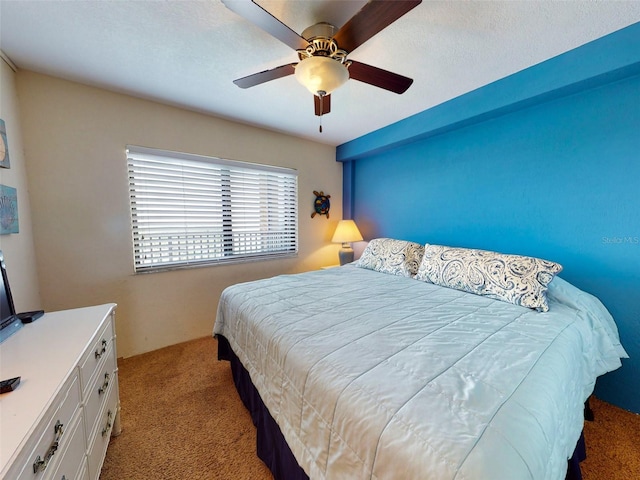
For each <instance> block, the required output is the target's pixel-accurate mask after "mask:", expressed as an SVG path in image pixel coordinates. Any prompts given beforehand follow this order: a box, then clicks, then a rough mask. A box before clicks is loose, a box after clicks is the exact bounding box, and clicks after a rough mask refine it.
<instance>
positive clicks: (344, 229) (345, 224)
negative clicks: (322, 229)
mask: <svg viewBox="0 0 640 480" xmlns="http://www.w3.org/2000/svg"><path fill="white" fill-rule="evenodd" d="M361 240H362V235H361V234H360V230H358V227H357V226H356V222H354V221H353V220H340V221H339V222H338V226H337V227H336V231H335V233H334V234H333V238H332V239H331V241H332V242H333V243H341V244H342V248H341V249H340V251H339V252H338V257H339V258H340V265H344V264H346V263H349V262H353V248H351V242H359V241H361Z"/></svg>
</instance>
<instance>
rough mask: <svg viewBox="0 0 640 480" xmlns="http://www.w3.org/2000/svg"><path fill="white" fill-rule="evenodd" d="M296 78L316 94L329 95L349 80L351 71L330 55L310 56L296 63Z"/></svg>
mask: <svg viewBox="0 0 640 480" xmlns="http://www.w3.org/2000/svg"><path fill="white" fill-rule="evenodd" d="M296 79H297V80H298V81H299V82H300V83H301V84H302V85H304V86H305V87H307V90H309V91H310V92H311V93H313V94H314V95H319V92H322V95H328V94H330V93H331V92H333V91H334V90H335V89H336V88H338V87H340V86H341V85H342V84H343V83H344V82H346V81H347V80H349V71H348V70H347V67H345V66H344V65H343V64H342V63H340V62H339V61H337V60H333V59H331V58H329V57H308V58H305V59H303V60H301V61H300V62H299V63H298V64H297V65H296Z"/></svg>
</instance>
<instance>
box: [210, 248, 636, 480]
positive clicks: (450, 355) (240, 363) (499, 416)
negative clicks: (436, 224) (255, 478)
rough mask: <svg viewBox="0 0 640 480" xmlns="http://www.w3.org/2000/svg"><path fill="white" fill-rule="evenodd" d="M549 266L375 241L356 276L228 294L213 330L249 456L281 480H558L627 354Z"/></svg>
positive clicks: (257, 284) (309, 278) (294, 280)
mask: <svg viewBox="0 0 640 480" xmlns="http://www.w3.org/2000/svg"><path fill="white" fill-rule="evenodd" d="M561 268H562V267H560V266H559V265H558V264H555V263H553V262H547V261H544V260H540V259H531V258H529V257H520V256H513V255H504V254H498V253H495V252H484V251H482V250H471V249H455V248H451V247H442V246H430V245H427V246H426V247H425V246H422V245H418V244H413V243H412V242H404V241H401V240H393V239H376V240H374V241H372V242H370V243H369V245H368V246H367V249H366V250H365V252H364V253H363V255H362V258H361V259H360V260H358V261H357V262H355V263H354V264H349V265H345V266H343V267H338V268H332V269H326V270H320V271H314V272H308V273H302V274H293V275H282V276H278V277H274V278H270V279H265V280H258V281H254V282H248V283H243V284H238V285H234V286H231V287H229V288H227V289H226V290H225V291H224V292H223V294H222V295H221V298H220V301H219V305H218V312H217V318H216V322H215V325H214V329H213V333H214V335H215V336H217V338H218V339H219V341H220V343H219V345H220V349H221V350H220V352H219V356H220V358H227V359H229V358H233V359H234V360H235V361H236V364H235V366H233V370H234V379H235V380H236V385H237V386H238V389H239V391H240V393H241V396H242V397H243V400H244V401H245V405H247V407H248V408H250V410H252V411H257V410H259V408H258V407H261V406H263V407H264V408H266V411H265V412H263V413H255V415H254V422H256V423H257V424H258V428H259V432H258V435H259V443H260V442H261V441H260V438H261V436H262V438H263V440H262V444H263V445H262V447H261V446H260V445H259V446H258V447H259V450H264V448H265V447H266V449H267V450H268V453H267V454H264V455H261V458H263V460H265V462H266V463H267V465H268V466H269V467H270V468H271V469H272V471H273V472H274V476H275V477H276V478H278V479H280V478H281V479H285V478H286V479H287V480H289V479H291V478H294V477H293V475H295V478H304V477H305V476H308V477H309V478H311V479H343V478H349V479H400V478H402V479H418V478H429V479H438V480H441V479H442V480H443V479H458V480H465V479H468V480H472V479H473V480H481V479H492V480H496V479H534V480H542V479H554V480H558V479H563V478H565V475H566V473H567V468H568V467H567V466H568V463H567V461H568V459H570V458H571V457H572V456H573V454H574V450H575V449H576V445H578V444H579V440H580V438H581V432H582V425H583V405H584V403H585V401H586V400H587V399H588V397H589V395H590V394H591V393H592V391H593V388H594V385H595V380H596V378H597V377H598V376H599V375H602V374H604V373H606V372H608V371H611V370H614V369H616V368H618V367H619V366H620V365H621V362H620V359H621V358H625V357H626V352H625V351H624V349H623V348H622V346H621V345H620V341H619V337H618V332H617V328H616V325H615V323H614V321H613V319H612V318H611V316H610V315H609V313H608V312H607V310H606V309H605V308H604V306H603V305H602V304H601V303H600V302H599V301H598V300H597V299H596V298H595V297H593V296H591V295H589V294H587V293H585V292H583V291H581V290H579V289H577V288H576V287H574V286H573V285H571V284H569V283H568V282H566V281H564V280H562V279H561V278H560V277H558V276H557V273H558V272H559V271H560V270H561ZM527 282H528V283H527ZM496 285H497V287H496ZM532 285H533V286H532ZM242 375H245V377H247V378H249V379H250V381H251V384H252V385H250V386H249V388H253V389H254V390H253V397H251V395H250V394H247V393H246V392H245V393H244V394H243V392H242V391H241V390H243V389H245V390H246V388H247V387H246V386H241V385H240V380H239V379H240V377H241V376H242ZM257 404H260V405H257ZM261 416H262V417H264V416H266V417H267V418H266V419H265V418H261V419H258V418H257V417H261ZM265 425H266V426H265ZM272 427H273V429H275V430H276V435H275V436H272V435H271V433H264V432H261V431H260V429H261V428H266V429H267V430H269V429H272ZM266 435H268V436H266ZM278 442H279V443H278ZM265 444H266V445H265ZM271 444H273V445H271ZM265 456H266V457H269V458H265ZM275 457H277V458H275ZM287 457H290V458H289V459H288V460H287ZM282 458H285V460H284V463H283V461H282ZM287 462H290V463H293V465H289V464H287ZM296 468H297V469H298V471H297V472H296V473H295V474H294V473H291V472H293V471H294V470H295V469H296ZM298 475H299V477H298Z"/></svg>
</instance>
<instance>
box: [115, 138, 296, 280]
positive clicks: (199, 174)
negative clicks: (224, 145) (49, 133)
mask: <svg viewBox="0 0 640 480" xmlns="http://www.w3.org/2000/svg"><path fill="white" fill-rule="evenodd" d="M127 163H128V169H129V197H130V204H131V224H132V231H133V253H134V265H135V271H136V272H144V271H151V270H165V269H168V268H176V267H185V266H193V265H202V264H211V263H222V262H225V263H226V262H237V261H244V260H255V259H260V258H267V257H268V258H271V257H273V256H290V255H295V254H296V253H297V251H298V227H297V223H298V174H297V171H295V170H292V169H287V168H280V167H271V166H265V165H256V164H251V163H243V162H235V161H231V160H223V159H219V158H214V157H203V156H198V155H190V154H184V153H177V152H166V151H162V150H154V149H149V148H144V147H133V146H129V147H127Z"/></svg>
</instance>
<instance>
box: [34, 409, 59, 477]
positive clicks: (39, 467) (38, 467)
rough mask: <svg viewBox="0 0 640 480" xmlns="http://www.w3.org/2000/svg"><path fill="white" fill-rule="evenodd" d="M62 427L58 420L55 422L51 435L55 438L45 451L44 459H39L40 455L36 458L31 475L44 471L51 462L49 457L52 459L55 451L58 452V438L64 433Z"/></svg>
mask: <svg viewBox="0 0 640 480" xmlns="http://www.w3.org/2000/svg"><path fill="white" fill-rule="evenodd" d="M63 427H64V425H63V424H62V423H60V420H58V421H56V424H55V426H54V427H53V433H54V435H55V438H54V439H53V443H52V444H51V446H50V447H49V449H48V450H47V453H46V454H45V456H44V459H42V458H40V455H38V456H37V457H36V461H35V462H33V473H38V472H42V471H44V469H45V468H47V465H49V461H50V460H51V457H53V455H54V454H55V453H56V450H58V444H59V443H60V438H62V434H63V433H64V428H63Z"/></svg>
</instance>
